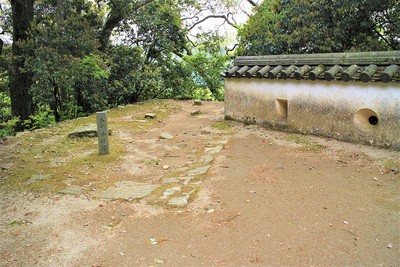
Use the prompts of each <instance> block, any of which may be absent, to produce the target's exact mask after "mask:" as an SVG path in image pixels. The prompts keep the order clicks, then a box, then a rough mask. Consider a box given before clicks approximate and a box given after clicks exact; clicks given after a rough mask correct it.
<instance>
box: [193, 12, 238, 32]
mask: <svg viewBox="0 0 400 267" xmlns="http://www.w3.org/2000/svg"><path fill="white" fill-rule="evenodd" d="M208 19H224V20H225V21H226V23H228V24H229V25H231V26H232V27H234V28H236V29H237V28H238V26H237V25H236V24H235V23H233V22H232V21H230V20H229V18H228V17H227V16H226V15H208V16H206V17H204V18H202V19H201V20H199V21H196V22H195V23H194V24H193V25H192V26H190V27H189V28H188V30H189V31H190V30H192V29H193V28H194V27H196V26H197V25H199V24H200V23H203V22H204V21H206V20H208Z"/></svg>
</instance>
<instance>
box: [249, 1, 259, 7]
mask: <svg viewBox="0 0 400 267" xmlns="http://www.w3.org/2000/svg"><path fill="white" fill-rule="evenodd" d="M247 2H249V3H250V5H252V6H257V3H256V2H254V1H253V0H247Z"/></svg>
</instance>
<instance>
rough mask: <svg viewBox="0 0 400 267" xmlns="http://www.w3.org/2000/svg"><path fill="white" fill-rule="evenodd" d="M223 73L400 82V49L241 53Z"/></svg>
mask: <svg viewBox="0 0 400 267" xmlns="http://www.w3.org/2000/svg"><path fill="white" fill-rule="evenodd" d="M222 76H223V77H226V78H230V77H232V78H246V77H247V78H252V77H256V78H269V79H296V80H327V81H331V80H342V81H346V82H347V81H362V82H384V83H388V82H400V51H380V52H358V53H329V54H301V55H273V56H239V57H236V59H235V61H234V65H233V66H232V67H230V68H229V69H228V70H226V71H225V72H224V73H223V74H222Z"/></svg>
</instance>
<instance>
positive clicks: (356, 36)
mask: <svg viewBox="0 0 400 267" xmlns="http://www.w3.org/2000/svg"><path fill="white" fill-rule="evenodd" d="M399 14H400V10H399V6H398V4H396V0H384V1H379V2H374V1H366V0H357V1H347V0H317V1H309V0H307V1H301V0H293V1H278V0H272V1H264V2H263V3H262V4H261V5H260V6H258V7H257V8H256V13H255V14H254V15H252V16H250V18H249V20H248V22H247V24H245V25H244V26H243V27H242V28H241V29H240V30H239V36H240V46H239V49H238V54H246V55H261V54H286V53H317V52H341V51H371V50H393V49H400V40H399V39H398V36H399V33H400V32H399V23H400V19H399Z"/></svg>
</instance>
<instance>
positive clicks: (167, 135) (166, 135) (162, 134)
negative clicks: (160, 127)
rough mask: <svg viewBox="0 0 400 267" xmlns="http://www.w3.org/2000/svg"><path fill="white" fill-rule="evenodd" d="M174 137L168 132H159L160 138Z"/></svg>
mask: <svg viewBox="0 0 400 267" xmlns="http://www.w3.org/2000/svg"><path fill="white" fill-rule="evenodd" d="M172 138H174V136H173V135H171V134H170V133H161V134H160V139H172Z"/></svg>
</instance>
